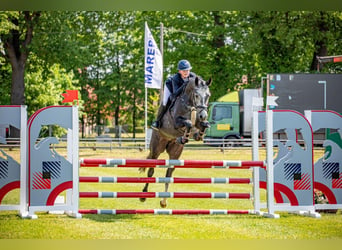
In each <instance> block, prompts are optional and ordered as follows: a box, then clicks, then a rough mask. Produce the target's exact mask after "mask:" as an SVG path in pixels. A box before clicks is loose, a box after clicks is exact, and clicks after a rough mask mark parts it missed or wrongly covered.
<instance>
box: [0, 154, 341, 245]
mask: <svg viewBox="0 0 342 250" xmlns="http://www.w3.org/2000/svg"><path fill="white" fill-rule="evenodd" d="M10 154H13V157H14V158H18V157H19V156H18V152H16V151H15V150H14V151H11V152H10ZM61 154H63V152H61ZM146 155H147V152H144V151H143V152H140V151H138V150H113V151H111V152H109V151H108V150H97V151H92V150H82V151H80V157H86V158H88V157H93V158H95V157H109V158H136V159H138V158H145V157H146ZM321 155H322V151H321V150H316V151H315V159H317V158H318V157H320V156H321ZM160 158H164V159H166V158H167V155H166V154H163V155H162V156H161V157H160ZM251 158H252V157H251V152H250V149H234V150H226V151H224V152H221V151H220V150H219V149H211V150H191V151H190V150H187V151H184V153H183V156H182V159H203V160H210V159H212V160H214V159H216V160H224V159H225V160H251ZM264 158H265V155H264V153H263V152H262V153H261V154H260V159H264ZM80 175H81V176H136V177H145V174H141V173H139V172H138V170H137V169H136V168H127V169H126V168H120V169H118V168H82V169H80ZM164 175H165V170H163V169H156V173H155V175H154V176H157V177H161V176H164ZM174 177H251V171H249V170H227V169H201V170H198V169H197V170H196V169H176V171H175V172H174ZM142 187H143V184H89V183H88V184H87V183H81V184H80V191H141V189H142ZM251 190H252V187H251V185H228V184H207V185H199V184H171V186H170V190H169V191H170V192H180V191H183V192H191V191H193V192H251ZM149 191H152V192H154V191H155V192H161V191H164V186H163V185H162V184H151V185H150V190H149ZM262 198H263V199H265V192H262ZM17 200H18V192H17V191H15V192H11V193H10V194H9V195H7V196H6V197H5V200H4V202H5V203H13V202H17ZM80 208H82V209H88V208H89V209H92V208H93V209H94V208H102V209H152V208H159V199H147V201H146V202H145V203H141V202H140V201H139V200H138V199H137V198H130V199H81V200H80ZM167 208H170V209H252V201H251V200H226V199H169V200H168V207H167ZM279 214H280V219H267V218H263V217H259V216H256V215H210V216H209V215H178V216H177V215H156V216H155V215H83V218H82V219H74V218H70V217H67V216H66V215H53V214H47V213H39V214H38V216H39V218H38V219H37V220H29V219H21V218H19V216H18V215H17V213H16V212H12V211H1V212H0V239H305V240H307V239H329V240H330V239H339V240H341V239H342V213H341V210H339V211H338V212H337V214H322V217H321V218H320V219H314V218H307V217H302V216H299V215H295V214H289V213H285V212H282V213H279Z"/></svg>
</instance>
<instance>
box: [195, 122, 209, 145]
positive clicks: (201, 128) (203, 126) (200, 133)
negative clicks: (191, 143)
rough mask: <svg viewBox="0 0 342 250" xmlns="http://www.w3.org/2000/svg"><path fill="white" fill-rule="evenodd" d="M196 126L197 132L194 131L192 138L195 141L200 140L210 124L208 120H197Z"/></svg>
mask: <svg viewBox="0 0 342 250" xmlns="http://www.w3.org/2000/svg"><path fill="white" fill-rule="evenodd" d="M198 127H199V130H198V132H196V133H194V140H195V141H202V140H203V136H204V133H205V130H206V129H207V128H210V124H209V122H208V121H202V122H199V126H198Z"/></svg>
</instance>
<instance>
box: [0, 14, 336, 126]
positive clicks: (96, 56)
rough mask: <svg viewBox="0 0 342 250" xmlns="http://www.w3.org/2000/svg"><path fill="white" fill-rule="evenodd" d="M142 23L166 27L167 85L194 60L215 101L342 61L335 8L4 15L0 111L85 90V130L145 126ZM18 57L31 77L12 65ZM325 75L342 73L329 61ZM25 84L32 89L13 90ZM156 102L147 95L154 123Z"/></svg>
mask: <svg viewBox="0 0 342 250" xmlns="http://www.w3.org/2000/svg"><path fill="white" fill-rule="evenodd" d="M145 22H147V23H148V25H149V27H150V29H151V32H152V34H153V36H154V38H155V40H156V42H157V43H159V41H160V34H161V33H160V24H161V23H163V27H164V30H163V39H164V42H163V62H164V79H166V77H168V76H169V75H171V74H174V73H175V72H176V71H177V69H176V67H177V63H178V61H179V60H181V59H188V60H189V61H190V62H191V64H192V67H193V71H194V72H195V73H197V74H198V75H200V76H202V77H203V78H204V79H208V78H209V77H212V78H213V80H214V82H213V85H212V87H211V92H212V97H211V100H216V99H217V98H218V97H220V96H222V95H224V94H225V93H226V92H227V91H229V90H232V89H234V86H235V85H236V84H237V83H239V82H241V78H242V76H243V75H247V76H248V82H249V85H248V87H251V88H254V87H260V82H261V77H263V76H265V75H266V74H267V73H290V72H293V73H295V72H316V71H317V58H316V57H317V56H327V55H341V54H342V33H341V31H342V13H341V12H338V11H287V12H286V11H258V12H255V11H153V12H152V11H115V12H93V11H78V12H73V11H50V12H38V13H37V12H0V24H1V25H0V53H1V55H2V57H0V84H1V90H0V91H1V92H0V93H1V95H0V102H1V104H9V102H11V103H25V104H27V105H28V107H29V110H30V112H32V111H33V110H36V109H38V108H41V107H44V106H46V105H55V104H59V103H61V96H60V94H61V93H63V92H64V91H65V90H66V89H78V90H79V91H80V96H81V98H82V101H81V104H82V105H81V110H82V113H81V114H82V115H81V122H82V123H83V124H84V125H91V126H96V125H113V126H117V125H123V124H128V125H130V129H132V130H133V131H135V129H136V128H142V127H143V125H144V87H143V86H144V83H143V79H144V23H145ZM28 37H30V40H26V39H27V38H28ZM11 44H12V45H16V46H17V47H16V48H17V50H14V51H16V53H14V54H15V55H16V56H14V57H12V59H11V50H10V45H11ZM12 54H13V53H12ZM23 56H24V57H26V58H24V57H23ZM20 58H21V59H20ZM19 59H20V60H22V59H25V64H23V66H24V69H25V71H23V72H25V75H24V73H22V74H21V75H20V74H19V73H18V72H17V71H16V70H15V68H14V67H13V66H15V60H17V61H18V60H19ZM322 71H323V72H327V73H341V71H342V67H341V64H326V65H324V67H323V70H322ZM14 76H15V77H14ZM24 76H25V77H24ZM21 78H22V81H23V82H24V83H25V86H26V88H25V89H24V88H18V87H16V86H18V82H19V83H20V79H21ZM11 89H12V92H11ZM13 89H14V90H15V91H17V92H18V91H19V92H20V91H21V92H22V96H21V97H20V98H19V97H14V94H13ZM24 93H25V95H24ZM158 95H159V91H158V90H153V89H151V90H149V98H148V101H149V104H148V107H149V117H148V120H149V121H150V122H151V121H152V120H153V119H154V116H155V114H156V110H157V108H158ZM11 98H12V99H11ZM13 98H14V99H16V101H14V99H13ZM18 98H19V99H18Z"/></svg>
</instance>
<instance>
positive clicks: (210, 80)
mask: <svg viewBox="0 0 342 250" xmlns="http://www.w3.org/2000/svg"><path fill="white" fill-rule="evenodd" d="M211 82H212V79H211V77H210V78H209V80H208V81H207V82H206V84H207V86H210V85H211Z"/></svg>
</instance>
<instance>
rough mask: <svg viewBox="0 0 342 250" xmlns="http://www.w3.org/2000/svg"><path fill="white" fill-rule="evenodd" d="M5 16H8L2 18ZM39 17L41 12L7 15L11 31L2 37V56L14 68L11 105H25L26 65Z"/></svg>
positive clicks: (0, 36) (0, 37)
mask: <svg viewBox="0 0 342 250" xmlns="http://www.w3.org/2000/svg"><path fill="white" fill-rule="evenodd" d="M4 16H6V15H3V16H2V18H4ZM39 16H40V12H29V11H23V12H19V13H12V12H10V13H9V14H8V15H7V19H8V21H9V22H10V24H8V26H9V30H8V32H4V33H1V35H0V39H1V41H2V42H3V47H4V51H2V53H1V54H2V56H3V57H5V58H6V60H8V61H9V62H10V64H11V67H12V86H11V104H25V96H24V93H25V84H24V75H25V65H26V61H27V58H28V56H29V53H30V47H29V46H30V44H31V41H32V37H33V29H34V27H35V25H36V24H37V22H38V19H39ZM2 22H3V21H2Z"/></svg>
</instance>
